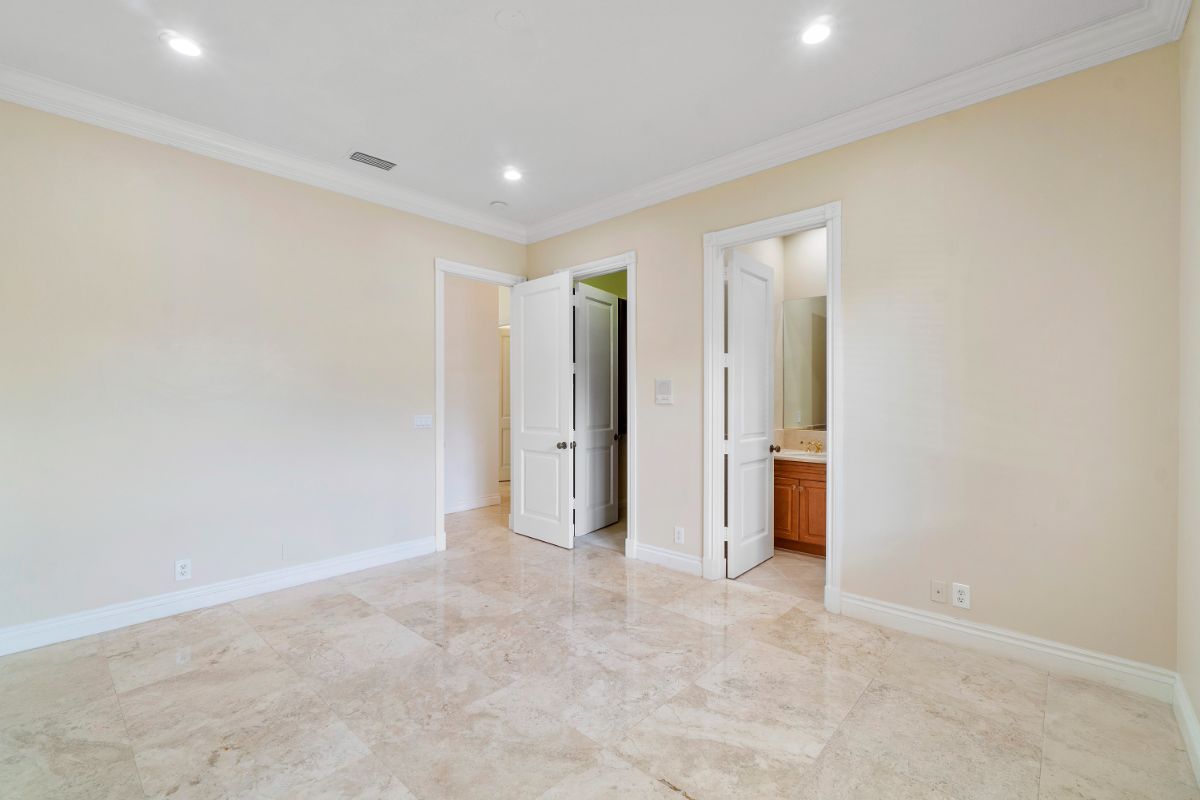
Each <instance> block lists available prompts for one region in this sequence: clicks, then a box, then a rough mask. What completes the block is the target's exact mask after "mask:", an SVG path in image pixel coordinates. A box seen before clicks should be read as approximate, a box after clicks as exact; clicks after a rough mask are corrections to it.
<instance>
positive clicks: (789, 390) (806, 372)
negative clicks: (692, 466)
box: [783, 297, 825, 431]
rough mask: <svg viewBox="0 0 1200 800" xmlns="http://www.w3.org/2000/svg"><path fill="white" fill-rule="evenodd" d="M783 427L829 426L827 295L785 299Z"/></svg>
mask: <svg viewBox="0 0 1200 800" xmlns="http://www.w3.org/2000/svg"><path fill="white" fill-rule="evenodd" d="M783 427H785V428H800V429H803V430H810V431H823V430H825V298H824V297H806V298H803V299H798V300H785V301H784V302H783Z"/></svg>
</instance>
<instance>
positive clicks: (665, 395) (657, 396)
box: [654, 378, 675, 406]
mask: <svg viewBox="0 0 1200 800" xmlns="http://www.w3.org/2000/svg"><path fill="white" fill-rule="evenodd" d="M654 402H655V404H656V405H660V406H670V405H674V404H675V389H674V388H673V387H672V385H671V379H670V378H655V379H654Z"/></svg>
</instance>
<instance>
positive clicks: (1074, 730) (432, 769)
mask: <svg viewBox="0 0 1200 800" xmlns="http://www.w3.org/2000/svg"><path fill="white" fill-rule="evenodd" d="M506 515H507V510H506V509H505V508H503V507H492V508H489V509H479V510H477V511H469V512H464V513H462V514H458V515H454V517H453V518H452V519H450V521H449V522H448V526H447V527H448V539H449V550H448V551H447V552H445V553H441V554H437V555H434V556H429V557H425V558H421V559H417V560H413V561H407V562H404V563H399V564H394V565H390V566H386V567H380V568H377V569H373V570H369V571H366V572H361V573H357V574H353V575H347V576H344V577H341V578H338V579H336V580H329V581H323V582H320V583H315V584H310V585H306V586H301V587H298V588H295V589H290V590H286V591H282V592H277V593H275V594H271V595H265V596H261V597H255V598H251V599H247V600H243V601H240V602H237V603H233V604H231V605H226V606H220V607H217V608H212V609H207V610H204V611H198V612H194V613H190V614H184V615H181V616H178V617H173V618H170V619H165V620H160V621H156V622H150V623H146V624H144V625H138V626H135V627H132V628H128V629H125V630H120V631H116V632H113V633H110V634H105V635H102V636H96V637H92V638H89V639H83V640H78V641H74V642H69V643H65V644H61V645H55V646H52V647H46V648H43V649H41V650H36V651H32V652H28V653H22V654H17V655H13V656H8V657H6V658H4V659H0V796H2V797H4V798H53V799H54V800H66V799H67V798H135V797H142V796H143V795H144V796H146V797H161V798H168V797H169V798H175V799H177V800H178V799H182V798H326V797H328V798H369V799H375V800H379V799H381V798H414V797H415V798H452V799H453V800H467V799H468V798H487V799H488V800H502V798H566V799H569V800H586V799H587V798H675V800H680V799H681V798H694V799H695V800H701V799H702V798H718V799H719V800H726V799H732V798H774V797H785V798H845V799H853V800H869V799H871V798H879V799H880V800H902V799H903V798H921V800H927V799H928V798H958V799H959V800H968V799H971V798H979V799H982V798H997V799H998V800H1021V799H1022V798H1030V799H1031V800H1032V799H1033V798H1041V800H1051V799H1054V800H1057V799H1059V798H1076V799H1077V798H1144V799H1145V800H1152V799H1153V800H1177V799H1178V800H1182V799H1183V798H1188V799H1189V800H1196V798H1200V793H1198V792H1197V789H1196V787H1195V783H1194V779H1193V777H1192V774H1191V771H1190V768H1189V766H1188V761H1187V756H1186V754H1185V753H1184V751H1183V749H1182V747H1183V746H1182V743H1181V741H1180V737H1179V734H1178V732H1177V729H1176V725H1175V721H1174V719H1173V717H1172V713H1171V709H1170V708H1169V707H1168V706H1166V705H1163V704H1161V703H1155V702H1151V701H1149V700H1146V699H1144V698H1140V697H1136V696H1133V695H1129V694H1124V693H1122V692H1118V691H1114V690H1111V689H1107V688H1104V687H1101V686H1097V685H1095V684H1091V683H1087V682H1083V681H1079V680H1073V679H1070V678H1065V677H1060V676H1056V675H1048V674H1046V673H1045V672H1040V671H1038V670H1036V669H1032V668H1030V667H1028V666H1024V665H1022V664H1018V663H1014V662H1010V661H1004V660H1000V659H996V658H991V657H987V656H984V655H980V654H977V653H973V652H968V651H963V650H960V649H953V648H950V647H946V646H943V645H940V644H936V643H934V642H930V641H926V640H922V639H918V638H914V637H908V636H904V635H901V634H897V633H894V632H890V631H887V630H883V629H880V628H876V627H874V626H871V625H866V624H863V623H860V622H856V621H854V620H851V619H848V618H844V617H835V616H830V615H828V614H826V613H825V612H824V611H823V610H822V608H821V606H820V603H819V598H820V581H821V579H820V573H821V571H822V570H823V565H822V564H821V562H819V561H817V560H815V559H807V558H805V557H803V556H796V555H791V554H780V555H777V556H776V558H775V559H773V560H771V561H770V562H768V563H767V564H766V565H764V566H762V567H759V568H758V569H756V570H753V571H752V572H751V573H749V574H747V575H746V576H744V577H743V579H741V580H738V581H721V582H705V581H702V580H700V579H698V578H692V577H688V576H685V575H682V574H678V573H674V572H670V571H667V570H665V569H661V568H658V567H654V566H651V565H648V564H645V563H640V562H633V561H628V560H626V559H625V558H624V557H623V556H622V555H620V554H619V553H617V552H614V551H612V550H611V549H609V548H607V547H604V546H588V545H586V544H585V545H584V546H581V547H579V548H576V549H575V550H574V551H565V550H559V549H557V548H554V547H551V546H549V545H544V544H541V543H538V542H534V541H531V540H528V539H525V538H522V537H518V536H515V535H513V534H511V533H510V532H509V531H507V530H506V529H505V527H504V525H505V519H506Z"/></svg>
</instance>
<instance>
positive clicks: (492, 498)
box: [445, 494, 500, 514]
mask: <svg viewBox="0 0 1200 800" xmlns="http://www.w3.org/2000/svg"><path fill="white" fill-rule="evenodd" d="M498 505H500V495H498V494H488V495H484V496H483V497H469V498H467V499H466V500H447V501H446V509H445V513H447V514H454V513H455V512H458V511H470V510H472V509H475V508H484V507H486V506H498Z"/></svg>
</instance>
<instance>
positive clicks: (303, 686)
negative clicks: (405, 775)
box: [143, 598, 411, 793]
mask: <svg viewBox="0 0 1200 800" xmlns="http://www.w3.org/2000/svg"><path fill="white" fill-rule="evenodd" d="M359 599H361V598H359ZM363 602H364V603H365V602H366V601H365V600H364V601H363ZM229 605H230V607H231V608H233V610H234V612H235V613H236V614H237V615H238V616H239V617H240V618H241V619H242V621H243V622H245V623H246V624H247V625H249V626H250V628H251V630H253V631H254V632H255V633H256V634H257V635H258V637H259V638H260V639H262V641H263V643H264V644H266V646H267V647H268V648H270V650H271V652H272V653H274V654H275V657H276V658H278V659H279V660H280V662H282V663H283V666H284V667H285V668H286V669H287V670H288V671H289V672H291V674H292V676H293V677H294V678H295V683H294V684H292V685H291V686H289V687H288V689H289V691H294V690H295V689H296V687H297V686H299V688H300V690H301V691H303V692H306V693H307V694H309V695H310V696H311V697H312V698H314V699H315V700H316V701H317V702H318V703H319V704H320V705H321V707H322V708H324V709H325V711H326V712H327V713H328V714H329V715H330V716H331V717H332V718H333V719H335V720H337V721H338V723H340V724H341V726H342V729H343V730H344V731H345V733H346V734H348V735H349V736H350V737H352V738H353V739H354V741H356V742H358V743H359V744H360V745H361V746H362V747H363V749H365V750H366V751H367V752H368V753H370V754H371V755H372V756H373V757H374V758H375V759H376V760H377V761H379V762H380V764H381V766H383V767H384V769H386V770H387V772H388V774H389V775H391V776H392V777H393V778H395V779H396V780H397V781H399V783H400V784H401V785H402V786H404V785H406V784H404V781H402V780H400V777H399V776H398V775H396V774H395V772H393V771H392V769H391V768H390V767H388V766H387V764H386V762H384V761H383V759H381V758H380V757H379V754H378V753H376V752H375V751H374V749H372V747H371V746H370V745H369V744H367V743H366V742H365V741H363V739H362V737H360V736H359V735H358V734H357V733H355V731H354V728H352V727H351V726H350V724H349V723H348V722H346V720H345V719H344V718H343V717H342V715H341V714H339V713H338V712H337V709H336V708H334V707H333V704H332V703H330V702H329V701H328V700H327V699H326V698H325V696H324V695H323V694H322V693H321V692H319V691H317V689H316V688H314V686H313V685H312V684H311V683H310V682H309V680H308V679H307V678H305V677H304V676H303V675H301V674H300V671H299V670H297V669H296V668H295V667H294V666H292V663H291V661H289V660H288V659H287V658H286V657H284V655H283V654H282V653H280V652H279V650H278V648H276V647H275V645H273V644H271V642H270V641H268V640H267V638H266V637H265V636H263V635H262V633H261V632H260V631H259V630H258V628H256V627H255V626H254V623H252V622H251V621H250V620H248V619H246V616H245V615H244V614H243V613H242V611H241V609H239V608H237V607H236V606H234V605H233V604H232V603H231V604H229ZM368 605H370V604H369V603H368ZM393 621H394V620H393ZM396 624H398V625H399V624H400V623H399V622H397V623H396ZM334 771H335V772H336V770H334ZM332 774H333V772H330V773H327V774H325V775H322V776H320V777H319V778H318V779H317V780H323V779H324V778H327V777H329V776H330V775H332ZM409 791H411V789H410V790H409ZM144 792H145V789H143V793H144Z"/></svg>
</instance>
